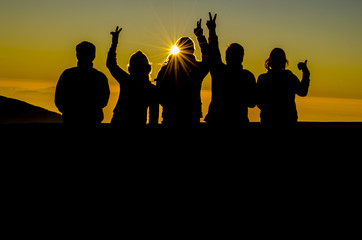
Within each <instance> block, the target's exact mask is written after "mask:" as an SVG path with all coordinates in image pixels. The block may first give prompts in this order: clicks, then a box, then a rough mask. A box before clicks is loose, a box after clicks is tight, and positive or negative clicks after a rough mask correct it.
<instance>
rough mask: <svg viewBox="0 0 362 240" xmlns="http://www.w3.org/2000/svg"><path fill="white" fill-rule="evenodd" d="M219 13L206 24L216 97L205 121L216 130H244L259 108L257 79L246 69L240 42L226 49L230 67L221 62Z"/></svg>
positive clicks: (212, 81)
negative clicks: (253, 109)
mask: <svg viewBox="0 0 362 240" xmlns="http://www.w3.org/2000/svg"><path fill="white" fill-rule="evenodd" d="M216 16H217V15H216V14H215V16H214V18H212V15H211V13H209V17H210V19H209V21H207V23H206V25H207V27H208V29H209V50H210V55H211V57H212V67H211V68H210V69H211V70H210V72H211V90H212V97H211V103H210V106H209V112H208V114H207V116H206V117H205V121H206V122H207V123H208V124H209V125H210V126H212V127H233V128H235V127H243V126H246V125H247V124H248V123H249V118H248V108H253V107H255V106H256V80H255V77H254V75H253V74H252V73H251V72H250V71H248V70H246V69H244V68H243V65H242V63H243V59H244V48H243V47H242V46H241V45H240V44H238V43H232V44H230V45H229V46H228V47H227V49H226V57H225V58H226V64H224V63H223V62H222V60H221V54H220V49H219V42H218V37H217V35H216V23H215V20H216Z"/></svg>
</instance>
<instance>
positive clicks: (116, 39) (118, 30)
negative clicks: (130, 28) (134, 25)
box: [111, 26, 123, 44]
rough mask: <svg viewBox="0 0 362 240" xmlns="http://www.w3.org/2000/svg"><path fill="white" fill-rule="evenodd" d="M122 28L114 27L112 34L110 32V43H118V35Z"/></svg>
mask: <svg viewBox="0 0 362 240" xmlns="http://www.w3.org/2000/svg"><path fill="white" fill-rule="evenodd" d="M122 29H123V28H120V27H118V26H117V27H116V30H115V31H114V32H111V34H112V43H114V44H117V43H118V38H119V33H120V32H121V31H122Z"/></svg>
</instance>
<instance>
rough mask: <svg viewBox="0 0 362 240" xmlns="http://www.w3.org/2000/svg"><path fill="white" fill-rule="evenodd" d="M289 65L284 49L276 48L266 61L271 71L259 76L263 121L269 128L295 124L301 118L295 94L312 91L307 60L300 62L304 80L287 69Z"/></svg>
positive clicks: (287, 126)
mask: <svg viewBox="0 0 362 240" xmlns="http://www.w3.org/2000/svg"><path fill="white" fill-rule="evenodd" d="M287 64H288V60H287V57H286V54H285V52H284V50H283V49H280V48H275V49H273V50H272V51H271V53H270V56H269V58H268V59H267V60H266V61H265V68H266V69H267V71H268V72H267V73H265V74H261V75H260V76H259V78H258V82H257V92H258V100H257V102H258V103H257V105H258V107H259V108H260V119H261V123H262V125H264V126H266V127H272V128H275V127H281V128H290V127H295V125H296V123H297V120H298V114H297V108H296V104H295V95H296V94H297V95H298V96H301V97H305V96H307V94H308V89H309V82H310V79H309V77H310V73H309V70H308V67H307V60H306V61H305V62H301V63H299V64H298V68H299V70H302V72H303V78H302V81H299V79H298V77H297V76H295V75H294V74H293V73H292V72H291V71H289V70H286V69H285V68H286V66H287Z"/></svg>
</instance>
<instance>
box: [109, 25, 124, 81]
mask: <svg viewBox="0 0 362 240" xmlns="http://www.w3.org/2000/svg"><path fill="white" fill-rule="evenodd" d="M121 31H122V28H119V27H118V26H117V28H116V30H115V31H114V32H111V35H112V45H111V48H110V49H109V52H108V56H107V68H108V69H109V71H110V72H111V74H112V76H113V77H114V78H115V79H116V80H117V81H118V82H119V84H120V85H121V87H122V85H123V84H125V82H127V81H128V78H129V74H128V73H127V72H126V71H124V70H123V69H122V68H120V67H119V66H118V64H117V53H116V50H117V45H118V38H119V33H120V32H121Z"/></svg>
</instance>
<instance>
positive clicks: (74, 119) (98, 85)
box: [55, 42, 110, 125]
mask: <svg viewBox="0 0 362 240" xmlns="http://www.w3.org/2000/svg"><path fill="white" fill-rule="evenodd" d="M76 52H77V58H78V64H77V67H74V68H70V69H67V70H65V71H64V72H63V73H62V75H61V76H60V78H59V81H58V84H57V86H56V90H55V105H56V106H57V108H58V109H59V111H60V112H61V113H62V115H63V120H64V123H67V124H76V125H97V124H100V123H101V122H102V120H103V118H104V115H103V108H104V107H105V106H107V103H108V99H109V94H110V92H109V86H108V79H107V77H106V76H105V75H104V74H103V73H101V72H100V71H98V70H96V69H94V68H93V60H94V58H95V56H96V47H95V46H94V45H93V44H92V43H90V42H81V43H80V44H78V45H77V47H76Z"/></svg>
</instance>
